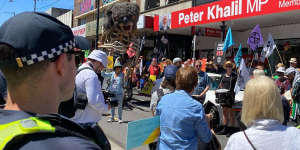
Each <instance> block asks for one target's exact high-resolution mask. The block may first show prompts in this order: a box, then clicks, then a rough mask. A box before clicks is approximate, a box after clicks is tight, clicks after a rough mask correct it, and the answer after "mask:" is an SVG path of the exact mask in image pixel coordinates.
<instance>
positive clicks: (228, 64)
mask: <svg viewBox="0 0 300 150" xmlns="http://www.w3.org/2000/svg"><path fill="white" fill-rule="evenodd" d="M227 66H231V67H232V69H233V68H234V67H235V64H234V63H233V62H231V61H230V60H228V61H226V62H225V63H224V65H223V68H224V69H226V67H227Z"/></svg>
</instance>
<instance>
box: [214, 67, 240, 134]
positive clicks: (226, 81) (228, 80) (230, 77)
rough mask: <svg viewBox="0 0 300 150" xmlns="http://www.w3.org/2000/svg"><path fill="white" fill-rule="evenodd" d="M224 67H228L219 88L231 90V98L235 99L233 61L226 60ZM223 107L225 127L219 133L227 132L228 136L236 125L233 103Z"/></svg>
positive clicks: (235, 77)
mask: <svg viewBox="0 0 300 150" xmlns="http://www.w3.org/2000/svg"><path fill="white" fill-rule="evenodd" d="M224 69H226V73H225V74H223V75H222V77H221V82H220V85H219V88H221V89H227V90H229V95H230V96H229V98H231V99H234V98H235V97H234V96H235V94H234V86H235V83H236V80H237V76H236V74H235V73H233V71H232V70H233V69H234V64H233V63H232V62H231V61H226V62H225V64H224ZM222 107H223V123H224V128H223V129H222V130H221V131H220V132H218V133H217V134H227V136H230V134H231V132H230V128H229V127H230V126H234V124H235V118H234V114H233V111H232V105H222Z"/></svg>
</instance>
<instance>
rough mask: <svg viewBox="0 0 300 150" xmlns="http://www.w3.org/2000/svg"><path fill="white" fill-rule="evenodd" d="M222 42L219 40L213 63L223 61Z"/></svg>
mask: <svg viewBox="0 0 300 150" xmlns="http://www.w3.org/2000/svg"><path fill="white" fill-rule="evenodd" d="M223 48H224V43H223V42H219V43H218V44H217V49H216V59H215V64H218V65H222V64H223V63H224V62H225V55H224V54H225V53H224V52H223Z"/></svg>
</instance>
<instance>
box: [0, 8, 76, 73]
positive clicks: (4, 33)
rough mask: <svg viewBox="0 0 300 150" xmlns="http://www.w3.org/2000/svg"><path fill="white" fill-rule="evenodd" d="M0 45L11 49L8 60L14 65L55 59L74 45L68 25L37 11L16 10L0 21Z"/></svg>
mask: <svg viewBox="0 0 300 150" xmlns="http://www.w3.org/2000/svg"><path fill="white" fill-rule="evenodd" d="M0 44H7V45H9V46H11V47H13V48H14V49H15V56H12V58H10V60H9V61H10V63H12V62H16V63H17V65H18V67H23V65H27V66H29V65H32V64H35V63H37V62H41V61H44V60H48V59H51V58H55V57H57V56H59V55H61V54H62V53H65V52H68V51H71V50H72V49H73V48H74V46H75V42H74V36H73V33H72V30H71V29H70V27H68V26H66V25H64V24H63V23H62V22H60V21H59V20H57V19H56V18H54V17H52V16H50V15H48V14H45V13H39V12H24V13H20V14H18V15H16V16H15V17H12V18H10V19H9V20H7V21H6V22H5V23H3V25H2V26H1V27H0ZM1 61H4V60H0V63H1ZM2 63H3V62H2Z"/></svg>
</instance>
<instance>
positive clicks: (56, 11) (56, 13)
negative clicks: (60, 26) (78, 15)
mask: <svg viewBox="0 0 300 150" xmlns="http://www.w3.org/2000/svg"><path fill="white" fill-rule="evenodd" d="M46 13H47V14H49V15H51V16H52V17H55V18H56V19H58V20H59V21H61V22H62V23H64V24H65V25H67V26H69V27H70V28H72V26H73V10H70V9H63V8H54V7H52V8H50V9H48V10H47V11H46Z"/></svg>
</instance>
